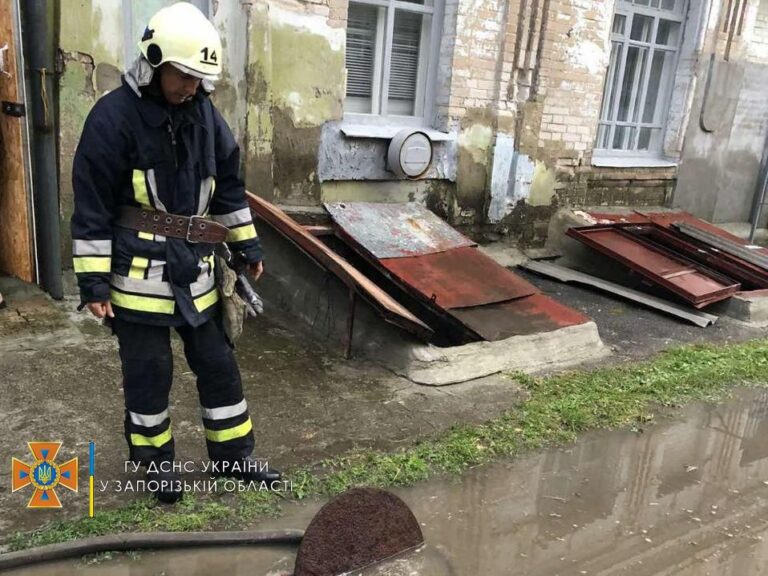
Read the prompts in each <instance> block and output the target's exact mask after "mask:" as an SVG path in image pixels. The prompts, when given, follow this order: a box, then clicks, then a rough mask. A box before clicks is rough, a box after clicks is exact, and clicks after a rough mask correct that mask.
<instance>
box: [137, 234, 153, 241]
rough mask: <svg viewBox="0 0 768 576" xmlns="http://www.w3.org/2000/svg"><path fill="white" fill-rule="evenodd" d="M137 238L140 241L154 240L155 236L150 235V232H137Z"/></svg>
mask: <svg viewBox="0 0 768 576" xmlns="http://www.w3.org/2000/svg"><path fill="white" fill-rule="evenodd" d="M139 238H141V239H142V240H154V239H155V235H154V234H152V233H151V232H139Z"/></svg>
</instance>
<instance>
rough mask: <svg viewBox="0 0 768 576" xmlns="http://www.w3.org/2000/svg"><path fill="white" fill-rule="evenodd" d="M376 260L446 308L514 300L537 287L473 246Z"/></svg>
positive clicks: (528, 294) (533, 291)
mask: <svg viewBox="0 0 768 576" xmlns="http://www.w3.org/2000/svg"><path fill="white" fill-rule="evenodd" d="M379 262H381V265H382V266H384V268H386V269H387V270H388V271H389V272H391V273H392V274H393V275H394V276H396V277H397V278H399V279H400V280H401V281H402V282H404V283H405V284H407V285H408V286H410V287H411V288H412V289H414V290H416V291H418V292H419V293H420V294H421V295H422V296H423V297H424V298H425V299H427V300H431V301H432V302H433V303H434V304H435V305H437V306H439V307H440V308H444V309H448V310H450V309H453V308H466V307H469V306H482V305H484V304H492V303H494V302H503V301H505V300H515V299H517V298H523V297H525V296H530V295H531V294H535V293H536V292H537V291H538V290H537V289H536V287H535V286H533V285H532V284H530V283H529V282H527V281H526V280H523V279H522V278H521V277H520V276H518V275H517V274H514V273H513V272H510V271H509V270H507V269H506V268H504V267H503V266H501V265H499V264H497V263H496V262H495V261H493V260H491V259H490V258H488V257H487V256H486V255H485V254H483V253H482V252H480V250H478V249H477V248H470V247H466V248H455V249H453V250H448V251H447V252H440V253H438V254H425V255H422V256H412V257H410V258H385V259H382V260H380V261H379Z"/></svg>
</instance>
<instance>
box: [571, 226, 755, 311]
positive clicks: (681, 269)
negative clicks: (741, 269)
mask: <svg viewBox="0 0 768 576" xmlns="http://www.w3.org/2000/svg"><path fill="white" fill-rule="evenodd" d="M567 234H568V235H569V236H571V237H572V238H575V239H576V240H579V241H580V242H582V243H584V244H586V245H588V246H590V247H592V248H594V249H595V250H597V251H599V252H601V253H603V254H605V255H606V256H609V257H610V258H612V259H614V260H616V261H617V262H620V263H621V264H624V265H625V266H628V267H629V268H631V269H632V270H635V271H636V272H638V273H639V274H641V275H642V276H644V277H645V278H647V279H648V280H650V281H651V282H653V283H655V284H657V285H659V286H663V287H664V288H666V289H668V290H670V291H672V292H673V293H675V294H677V295H678V296H680V297H681V298H683V299H684V300H686V301H688V302H689V303H691V304H692V305H693V306H694V307H697V308H701V307H703V306H706V305H708V304H711V303H712V302H716V301H718V300H724V299H726V298H728V297H730V296H732V295H733V294H734V293H735V292H736V291H738V289H739V288H740V285H739V284H738V283H734V282H733V281H730V282H728V281H724V279H723V278H713V277H712V276H713V274H714V272H712V273H705V272H704V271H702V270H701V269H699V268H697V267H696V266H694V265H692V264H691V263H690V262H688V261H685V260H683V259H681V258H679V257H676V256H674V255H673V254H672V253H663V252H662V251H660V250H658V249H655V248H654V247H652V246H650V245H648V244H646V243H643V242H642V241H640V239H638V238H633V237H632V236H631V235H630V234H628V233H626V232H624V231H623V230H622V229H621V228H618V227H615V226H591V227H586V228H571V229H569V230H568V232H567Z"/></svg>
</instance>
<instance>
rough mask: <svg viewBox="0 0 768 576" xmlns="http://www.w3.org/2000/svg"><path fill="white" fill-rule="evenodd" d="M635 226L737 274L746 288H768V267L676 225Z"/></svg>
mask: <svg viewBox="0 0 768 576" xmlns="http://www.w3.org/2000/svg"><path fill="white" fill-rule="evenodd" d="M635 228H638V229H640V231H641V233H642V234H643V235H644V236H646V237H647V238H649V239H650V240H651V241H653V242H654V243H656V244H658V245H661V246H664V247H665V248H667V249H671V250H673V251H674V252H676V253H678V254H681V255H683V256H685V257H686V258H689V259H691V260H695V261H696V262H699V263H701V264H703V265H704V266H707V267H708V268H711V269H713V270H716V271H718V272H720V273H722V274H724V275H726V276H727V277H729V278H733V279H734V280H736V281H738V282H740V283H741V285H742V289H744V288H751V289H756V288H757V289H759V288H768V270H765V269H763V268H761V267H759V266H755V265H753V264H751V263H749V262H746V261H744V260H742V259H740V258H738V257H737V256H733V255H731V254H728V253H727V252H723V251H721V250H718V249H717V248H715V247H713V246H711V245H709V244H707V243H705V242H700V241H697V240H696V239H694V238H690V237H688V236H686V235H685V234H682V233H680V232H679V231H678V230H676V229H675V228H673V227H669V228H667V227H664V226H660V225H659V224H655V223H654V224H647V225H645V226H638V227H633V230H634V229H635Z"/></svg>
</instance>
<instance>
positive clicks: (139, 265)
mask: <svg viewBox="0 0 768 576" xmlns="http://www.w3.org/2000/svg"><path fill="white" fill-rule="evenodd" d="M148 267H149V260H148V259H147V258H140V257H139V256H134V257H133V260H131V269H130V270H129V271H128V277H129V278H144V272H146V270H147V268H148Z"/></svg>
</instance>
